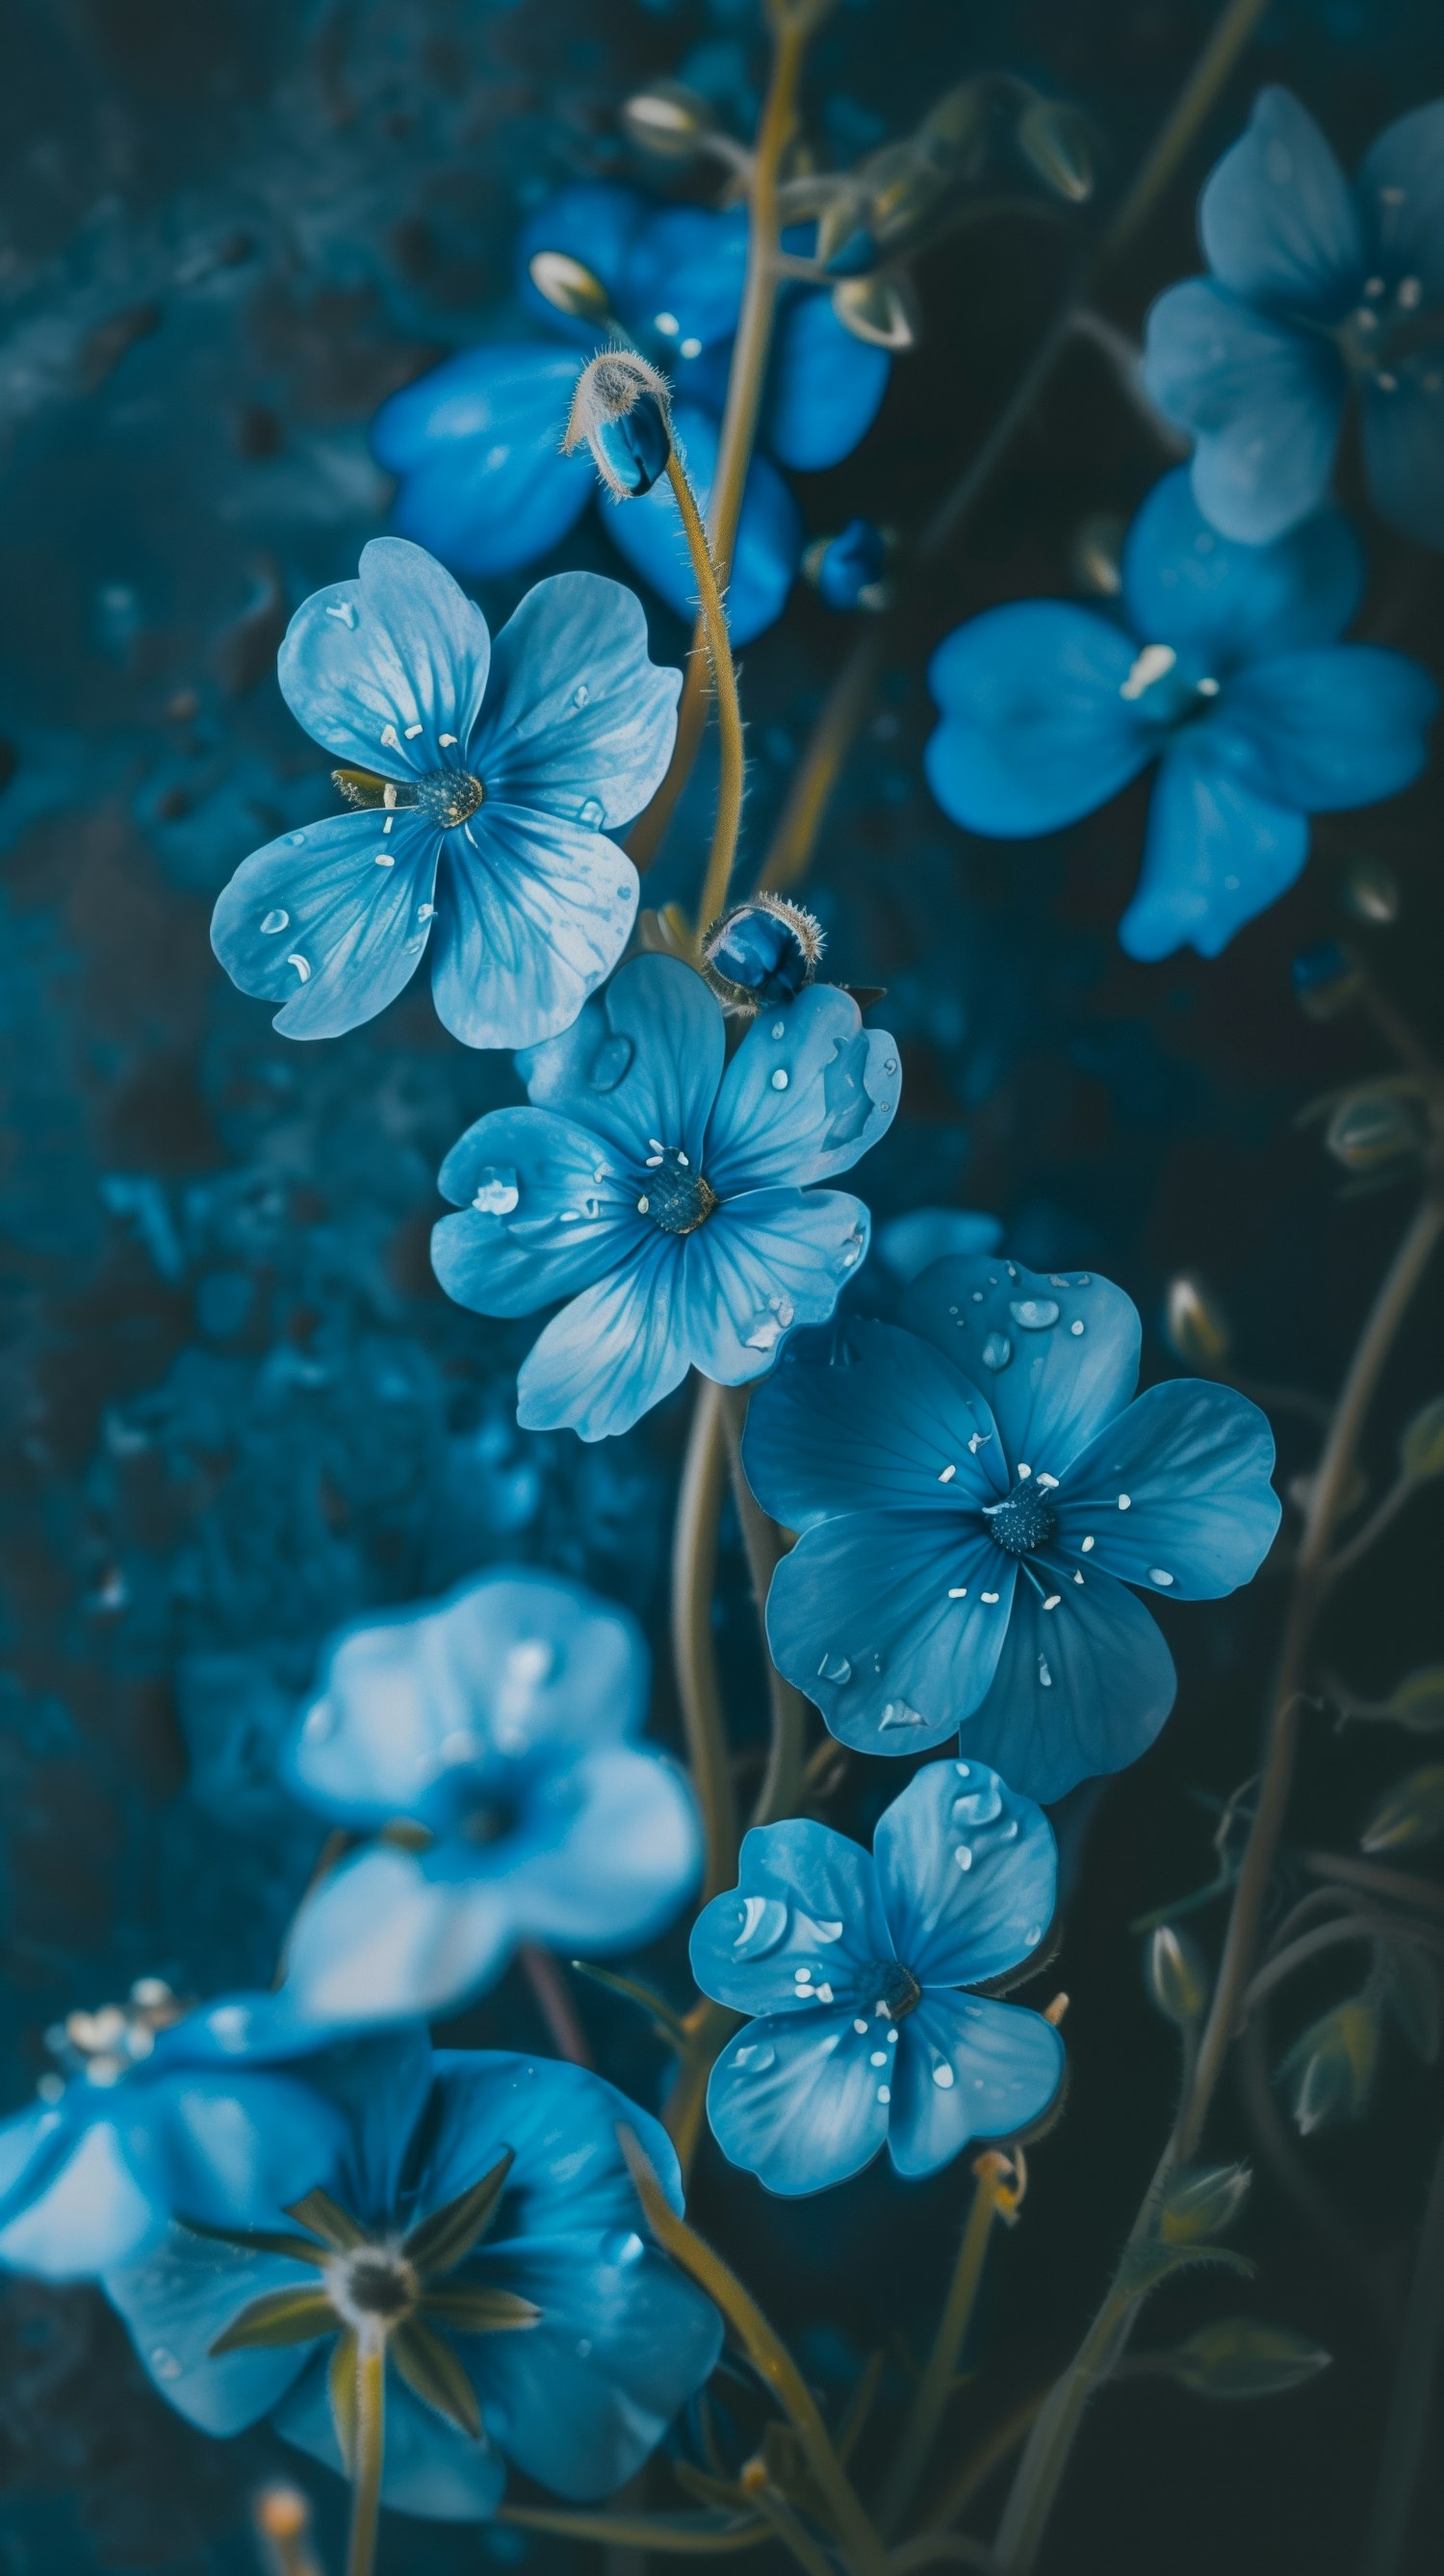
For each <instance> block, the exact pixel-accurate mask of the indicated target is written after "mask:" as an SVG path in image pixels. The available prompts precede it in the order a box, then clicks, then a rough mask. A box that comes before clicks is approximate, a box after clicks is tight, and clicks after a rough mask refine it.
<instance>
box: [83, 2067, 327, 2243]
mask: <svg viewBox="0 0 1444 2576" xmlns="http://www.w3.org/2000/svg"><path fill="white" fill-rule="evenodd" d="M116 2107H117V2111H118V2112H121V2111H124V2110H130V2111H131V2112H132V2120H133V2130H132V2136H131V2138H130V2140H129V2143H130V2147H131V2162H132V2165H133V2167H134V2169H135V2170H136V2171H137V2172H138V2173H139V2174H141V2175H142V2177H143V2178H144V2177H145V2174H146V2168H147V2166H148V2167H149V2168H150V2170H151V2172H152V2173H153V2175H154V2183H153V2189H154V2190H155V2193H156V2197H157V2198H158V2199H159V2200H160V2202H161V2205H162V2206H163V2208H164V2210H165V2213H166V2215H167V2216H171V2215H176V2216H179V2217H181V2218H196V2219H201V2220H203V2221H204V2222H205V2224H206V2225H207V2226H211V2227H243V2226H246V2225H247V2224H250V2223H253V2220H254V2214H255V2212H256V2211H257V2210H267V2211H274V2210H278V2209H284V2208H286V2207H287V2206H288V2205H289V2203H290V2202H292V2201H296V2200H299V2199H300V2198H301V2196H302V2194H303V2193H304V2192H307V2191H309V2190H310V2189H311V2188H312V2186H313V2184H315V2183H317V2182H319V2181H322V2180H323V2179H324V2178H325V2177H326V2176H327V2175H328V2174H331V2173H333V2172H334V2171H335V2170H336V2166H337V2160H338V2158H339V2157H340V2155H341V2154H342V2152H343V2149H344V2146H345V2124H344V2121H343V2119H342V2118H341V2116H340V2114H339V2113H338V2111H337V2109H336V2107H335V2105H334V2104H333V2103H331V2102H330V2101H328V2100H327V2099H326V2098H325V2097H324V2095H322V2094H320V2093H318V2092H317V2091H316V2089H315V2088H314V2086H312V2085H311V2084H310V2083H308V2082H307V2081H305V2080H304V2072H303V2071H302V2070H300V2069H298V2072H297V2074H296V2075H295V2076H286V2075H281V2074H266V2073H262V2072H259V2071H257V2070H254V2069H252V2068H247V2069H246V2070H245V2071H244V2072H241V2071H239V2070H233V2069H230V2068H227V2069H226V2071H225V2072H224V2073H215V2074H210V2073H204V2072H202V2071H201V2070H200V2069H199V2068H195V2069H192V2070H190V2071H188V2072H186V2073H184V2074H175V2075H167V2076H166V2077H164V2078H163V2079H160V2080H158V2081H157V2082H155V2083H153V2084H149V2085H146V2086H145V2087H144V2088H143V2089H142V2088H141V2087H139V2086H134V2085H127V2087H126V2090H125V2095H124V2096H123V2097H122V2099H121V2100H120V2101H118V2102H117V2106H116Z"/></svg>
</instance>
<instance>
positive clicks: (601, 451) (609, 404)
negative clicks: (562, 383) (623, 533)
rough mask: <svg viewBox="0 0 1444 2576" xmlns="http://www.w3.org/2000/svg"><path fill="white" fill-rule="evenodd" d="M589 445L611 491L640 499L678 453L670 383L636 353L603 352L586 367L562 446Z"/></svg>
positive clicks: (567, 449)
mask: <svg viewBox="0 0 1444 2576" xmlns="http://www.w3.org/2000/svg"><path fill="white" fill-rule="evenodd" d="M583 444H585V445H586V446H588V447H589V448H590V449H591V451H592V461H593V463H594V464H595V466H596V469H597V472H598V473H599V474H600V476H601V478H602V481H603V482H604V483H605V484H606V486H607V489H608V491H609V492H612V493H614V494H615V496H616V498H617V499H618V500H619V501H637V500H640V499H641V497H642V494H643V493H644V492H650V491H651V488H652V486H653V484H654V483H655V482H656V480H657V478H658V476H659V475H660V474H662V473H664V472H665V470H666V465H667V459H668V457H669V456H670V455H671V452H672V422H671V412H670V409H669V405H668V400H667V380H666V377H665V376H659V375H658V373H657V370H656V368H655V367H652V366H649V365H648V364H647V361H646V359H645V358H639V357H638V356H637V354H636V352H635V350H632V349H602V350H599V351H598V354H597V355H596V357H595V358H593V359H591V360H590V361H589V362H588V364H587V365H586V366H585V367H583V369H582V372H581V374H580V375H579V376H578V378H577V388H576V392H575V393H574V394H573V396H572V408H571V413H570V416H569V418H568V420H567V427H566V436H565V437H564V438H563V440H562V446H563V449H564V450H565V452H566V454H567V455H568V456H570V455H571V453H572V451H573V449H574V448H577V447H580V446H582V445H583Z"/></svg>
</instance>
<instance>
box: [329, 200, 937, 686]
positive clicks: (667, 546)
mask: <svg viewBox="0 0 1444 2576" xmlns="http://www.w3.org/2000/svg"><path fill="white" fill-rule="evenodd" d="M810 233H811V227H810V226H809V227H803V228H802V229H801V231H799V232H797V233H796V234H793V235H790V237H789V241H788V245H787V246H788V248H789V249H794V250H795V249H799V248H804V247H806V246H807V245H808V241H809V237H810ZM548 253H551V254H557V253H561V254H563V255H564V256H566V257H567V258H569V259H575V260H579V261H581V262H583V263H584V265H585V268H586V270H587V271H588V272H589V273H590V275H591V276H592V277H593V278H594V279H596V280H597V281H598V283H599V285H600V287H601V288H602V290H603V297H604V303H605V306H606V307H608V308H609V309H610V312H611V315H612V317H613V318H614V319H615V321H616V322H617V323H619V324H620V325H621V327H622V329H623V331H624V332H625V334H626V336H627V338H628V340H629V341H630V342H631V343H632V345H633V346H634V347H636V348H639V349H641V350H642V351H643V352H644V353H645V354H646V355H647V356H648V357H649V358H651V359H654V360H656V361H657V362H658V364H659V365H661V366H662V367H664V368H665V369H666V370H667V373H668V375H669V376H670V377H671V380H672V386H673V406H672V418H673V421H674V424H675V427H676V432H677V436H678V439H679V441H680V443H681V445H682V447H683V449H684V450H685V453H686V458H687V469H688V472H689V474H690V476H691V478H692V482H693V485H694V487H695V489H696V492H697V496H698V499H699V501H700V502H701V504H702V506H703V508H704V509H705V508H706V505H707V501H708V498H709V495H710V493H711V488H712V481H713V477H714V475H715V473H716V470H717V439H718V424H719V422H720V418H721V413H722V406H723V402H724V399H725V396H726V390H727V375H728V369H729V367H730V364H731V358H732V337H733V333H734V332H735V330H736V328H737V319H738V315H739V312H740V310H741V305H742V284H743V275H744V271H745V268H746V262H747V216H746V212H745V209H744V208H742V207H741V206H732V207H729V208H727V209H726V210H725V211H723V212H721V213H714V212H711V211H710V210H709V209H707V208H705V207H702V206H661V207H659V206H657V205H655V204H653V203H652V202H651V201H649V200H648V199H647V198H646V197H643V196H641V195H639V194H638V193H637V192H636V191H635V190H634V189H631V188H618V187H612V186H609V185H607V184H604V183H603V184H596V185H587V186H582V187H577V188H569V189H566V190H565V191H564V192H563V194H562V195H561V196H559V197H555V198H553V199H552V200H551V202H550V204H548V205H546V206H543V207H541V208H540V209H539V211H538V212H537V213H536V214H535V215H533V216H532V218H531V220H530V222H529V223H528V224H527V226H526V228H525V230H524V232H523V234H522V237H521V241H520V244H519V248H518V262H517V266H518V283H519V292H520V298H521V302H522V305H523V306H524V308H525V309H526V311H527V312H528V314H530V315H531V316H532V318H533V319H535V320H538V321H541V322H543V323H544V324H545V325H546V326H547V327H548V329H549V330H551V331H559V332H561V333H562V334H564V336H565V337H566V339H567V340H568V341H569V342H570V343H571V344H572V347H571V348H569V349H564V350H561V351H557V350H555V349H552V348H549V347H548V346H547V344H546V342H545V341H543V340H533V341H531V342H526V341H521V342H518V341H508V342H501V343H495V344H491V345H488V346H485V347H482V348H479V349H466V350H463V351H462V352H461V354H460V355H459V356H457V357H454V358H449V359H448V360H447V361H446V363H445V364H444V365H443V366H440V367H437V368H436V369H435V370H434V371H433V372H432V373H431V374H430V375H427V376H423V377H422V378H421V379H420V381H419V383H417V384H414V385H408V386H407V387H406V388H405V389H404V391H403V392H401V393H399V394H393V396H392V398H391V400H390V401H389V402H388V403H387V404H385V406H384V407H383V409H382V410H381V412H380V413H379V414H378V416H377V419H376V422H375V426H374V429H373V433H372V437H373V443H374V446H375V450H376V455H377V457H378V459H379V461H380V463H381V464H382V465H384V466H385V467H386V469H387V471H388V472H390V473H393V474H397V475H399V476H400V477H401V488H400V491H399V493H398V495H397V500H396V508H395V513H394V524H395V526H396V527H397V528H398V529H400V530H401V531H402V532H403V533H404V534H405V535H407V536H411V537H416V538H419V539H420V541H421V542H422V544H424V545H427V546H430V547H431V548H432V549H433V551H434V552H435V553H437V554H438V555H440V556H442V557H443V558H444V560H445V561H446V562H447V563H450V564H454V565H455V566H456V568H457V570H458V571H459V572H468V573H483V574H484V573H496V572H509V571H512V570H513V569H515V568H516V567H517V566H519V565H521V564H528V563H534V562H535V561H536V559H537V557H538V556H539V555H543V554H545V553H547V552H548V550H549V549H550V548H551V547H552V546H554V545H556V544H557V543H558V541H559V540H560V539H561V538H562V537H564V536H565V535H566V533H567V531H568V529H569V528H571V527H572V526H573V525H574V524H575V522H576V521H577V519H578V518H579V517H580V516H581V513H582V511H583V510H584V509H585V507H586V505H587V501H588V499H589V497H590V495H591V492H592V490H593V476H592V474H591V471H590V468H589V466H588V464H587V462H586V460H585V459H583V460H577V459H569V458H565V457H560V456H559V455H558V452H557V451H558V449H559V447H560V445H561V438H562V430H563V427H564V424H565V422H566V418H567V411H568V406H569V404H570V402H571V399H572V392H573V387H574V385H575V382H576V373H577V366H576V358H575V355H574V350H575V347H576V345H577V344H579V343H580V344H582V345H587V346H592V347H594V346H595V345H596V340H597V336H598V327H599V319H600V320H603V321H604V318H605V316H604V315H603V316H601V317H598V316H595V315H589V316H586V317H577V316H573V315H568V314H564V313H562V312H560V311H559V310H558V309H557V307H556V306H555V305H553V304H550V303H548V302H547V301H546V300H545V298H544V297H543V296H541V295H540V294H538V292H537V289H536V287H535V286H534V285H533V284H532V282H531V278H530V273H529V271H530V263H531V262H532V260H533V259H535V258H536V257H538V255H542V256H545V255H546V254H548ZM890 363H891V362H890V360H889V358H888V355H887V352H886V351H885V350H883V349H878V348H874V347H872V346H871V345H870V344H868V343H865V342H863V341H861V340H858V339H855V338H854V337H853V336H852V334H851V333H850V332H849V331H847V330H846V329H845V328H844V327H843V325H842V324H841V323H840V322H839V321H838V319H837V316H836V315H835V313H834V312H833V309H832V304H831V301H830V298H829V296H828V294H827V293H826V292H824V291H821V290H819V289H817V288H812V287H796V286H789V287H787V288H786V289H785V290H784V293H783V297H782V304H781V310H780V313H779V316H778V324H777V331H776V336H775V340H774V345H773V352H772V363H771V367H770V369H769V373H768V381H767V390H766V397H765V401H764V404H763V411H762V419H761V424H760V429H761V440H762V452H761V453H759V454H757V455H756V456H754V458H753V460H752V465H751V469H750V471H749V474H748V478H747V487H746V492H745V494H744V498H743V503H742V516H741V521H740V524H739V526H738V531H737V546H736V553H735V558H734V563H733V572H732V581H731V586H730V588H729V591H728V599H727V612H728V619H729V623H730V625H731V628H732V634H733V638H734V641H735V642H737V643H738V644H745V643H748V642H750V641H751V639H752V637H753V636H754V635H758V634H760V633H761V631H762V629H763V628H764V627H765V626H770V625H771V623H772V621H773V619H774V618H775V617H777V616H779V615H780V614H781V611H782V606H783V603H784V601H785V599H786V597H787V593H788V591H789V589H790V588H791V586H792V582H793V579H794V576H795V574H796V571H797V566H798V562H799V560H800V557H801V553H802V520H801V517H800V514H799V512H798V508H797V504H796V502H795V501H794V499H793V497H792V494H791V492H790V491H789V490H788V488H787V485H786V483H785V482H784V480H783V478H782V476H781V474H779V472H778V470H777V465H778V464H782V465H787V466H793V467H801V468H814V467H819V466H825V465H836V464H837V463H838V462H839V460H840V459H841V458H842V457H844V456H846V455H848V454H849V453H850V452H851V450H852V449H853V448H854V447H855V446H856V445H857V443H858V440H859V439H860V438H861V437H862V435H863V433H864V431H865V430H866V429H867V428H868V427H869V425H870V423H871V421H872V419H873V415H874V414H875V412H876V410H877V407H878V405H879V403H880V402H881V400H882V397H883V392H884V389H885V387H886V385H887V379H888V370H889V366H890ZM774 458H775V459H776V460H777V462H776V463H774V461H773V460H774ZM604 524H605V527H606V530H607V534H608V535H609V536H610V537H611V538H612V540H613V542H614V544H616V545H617V546H618V547H619V548H620V549H621V552H622V553H623V554H624V555H625V556H626V558H627V561H628V562H629V563H630V564H631V566H632V568H633V570H634V571H636V572H639V573H641V574H642V576H643V578H644V579H645V580H647V581H649V582H651V583H652V585H653V587H654V588H655V589H656V590H658V591H660V593H661V595H662V597H663V598H664V599H665V600H666V601H667V602H668V604H669V605H670V606H671V607H673V608H675V609H676V610H678V611H679V613H681V614H682V615H684V616H686V617H688V618H690V617H691V615H692V611H693V605H694V601H695V597H696V584H695V579H694V575H693V572H692V566H691V560H690V557H689V554H688V551H687V543H686V539H685V536H684V535H683V531H682V523H681V519H680V517H679V515H678V511H677V504H676V502H675V500H674V499H673V497H672V494H671V492H670V491H669V490H668V488H667V487H666V485H665V484H660V483H659V484H658V485H657V486H656V487H655V489H654V490H653V491H652V492H651V493H649V495H648V496H647V498H646V500H645V501H640V502H635V503H629V504H628V506H627V508H626V509H623V510H612V509H608V510H607V511H606V512H605V513H604Z"/></svg>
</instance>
